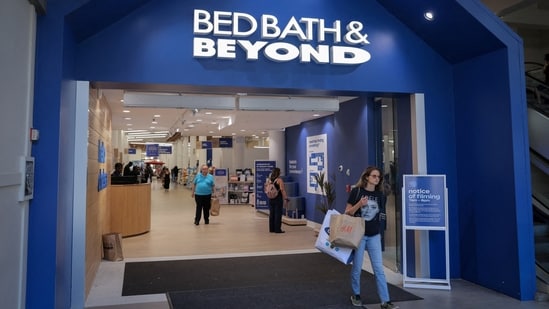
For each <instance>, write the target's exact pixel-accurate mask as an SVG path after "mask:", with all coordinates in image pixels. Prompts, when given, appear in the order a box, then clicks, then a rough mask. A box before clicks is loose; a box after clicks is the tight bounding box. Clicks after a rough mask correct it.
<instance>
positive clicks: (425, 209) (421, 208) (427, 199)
mask: <svg viewBox="0 0 549 309" xmlns="http://www.w3.org/2000/svg"><path fill="white" fill-rule="evenodd" d="M445 190H446V177H445V176H444V175H421V176H420V175H404V191H403V192H402V193H403V199H404V202H405V207H404V218H405V224H406V226H414V227H420V228H421V229H427V230H428V229H440V228H445V227H446V202H445V201H446V196H445V192H446V191H445Z"/></svg>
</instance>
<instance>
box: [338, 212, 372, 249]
mask: <svg viewBox="0 0 549 309" xmlns="http://www.w3.org/2000/svg"><path fill="white" fill-rule="evenodd" d="M363 236H364V219H362V218H361V217H352V216H349V215H332V218H331V220H330V242H331V243H332V244H333V245H335V246H340V247H346V248H353V249H356V248H357V247H358V244H359V243H360V240H361V239H362V237H363Z"/></svg>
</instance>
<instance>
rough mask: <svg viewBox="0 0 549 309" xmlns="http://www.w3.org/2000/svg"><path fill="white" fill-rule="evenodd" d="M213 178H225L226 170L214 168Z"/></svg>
mask: <svg viewBox="0 0 549 309" xmlns="http://www.w3.org/2000/svg"><path fill="white" fill-rule="evenodd" d="M214 176H225V177H227V169H226V168H216V169H215V171H214Z"/></svg>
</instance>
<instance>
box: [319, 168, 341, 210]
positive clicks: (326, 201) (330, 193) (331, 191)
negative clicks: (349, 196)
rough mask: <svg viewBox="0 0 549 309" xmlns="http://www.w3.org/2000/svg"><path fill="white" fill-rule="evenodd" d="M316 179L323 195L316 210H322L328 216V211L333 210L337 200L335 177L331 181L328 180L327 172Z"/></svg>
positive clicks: (321, 173)
mask: <svg viewBox="0 0 549 309" xmlns="http://www.w3.org/2000/svg"><path fill="white" fill-rule="evenodd" d="M314 177H315V181H316V183H317V184H318V187H319V188H320V193H321V196H320V201H319V203H318V204H317V205H316V209H318V210H320V211H321V212H322V213H323V214H326V213H327V212H328V210H330V209H332V208H333V204H334V202H335V199H336V190H335V176H333V177H332V180H331V181H328V180H327V177H326V174H325V172H320V173H319V174H316V175H315V176H314Z"/></svg>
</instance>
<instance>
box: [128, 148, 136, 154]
mask: <svg viewBox="0 0 549 309" xmlns="http://www.w3.org/2000/svg"><path fill="white" fill-rule="evenodd" d="M136 153H137V149H135V148H129V149H128V154H136Z"/></svg>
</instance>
